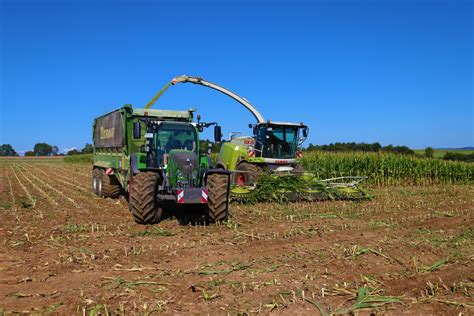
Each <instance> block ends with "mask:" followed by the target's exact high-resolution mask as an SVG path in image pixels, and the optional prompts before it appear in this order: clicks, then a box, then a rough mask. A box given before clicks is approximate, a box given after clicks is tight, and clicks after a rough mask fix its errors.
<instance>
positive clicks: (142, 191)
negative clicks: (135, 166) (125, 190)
mask: <svg viewBox="0 0 474 316" xmlns="http://www.w3.org/2000/svg"><path fill="white" fill-rule="evenodd" d="M157 187H158V174H157V173H156V172H147V171H143V172H140V173H138V174H137V175H136V176H134V177H133V189H132V190H131V191H132V194H131V196H130V206H131V211H132V215H133V217H134V218H135V222H137V223H138V224H155V223H157V222H159V221H160V219H161V218H162V216H163V209H162V208H160V207H158V205H157V201H156V189H157Z"/></svg>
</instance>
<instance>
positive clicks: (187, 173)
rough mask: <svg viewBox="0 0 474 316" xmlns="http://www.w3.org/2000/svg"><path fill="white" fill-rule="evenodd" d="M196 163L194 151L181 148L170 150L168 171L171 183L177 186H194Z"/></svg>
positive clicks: (196, 158)
mask: <svg viewBox="0 0 474 316" xmlns="http://www.w3.org/2000/svg"><path fill="white" fill-rule="evenodd" d="M198 165H199V164H198V157H197V155H196V153H195V152H192V151H188V150H181V149H174V150H172V151H170V153H169V158H168V172H169V179H170V182H171V184H173V185H175V186H177V187H193V186H195V185H196V183H195V181H196V180H197V179H196V178H197V171H198Z"/></svg>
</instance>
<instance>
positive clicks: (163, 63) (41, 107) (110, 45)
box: [0, 0, 474, 151]
mask: <svg viewBox="0 0 474 316" xmlns="http://www.w3.org/2000/svg"><path fill="white" fill-rule="evenodd" d="M0 2H1V3H2V7H1V16H0V21H1V33H0V34H1V40H2V41H1V50H0V52H1V68H0V74H1V77H0V80H1V81H0V82H1V85H0V87H1V91H0V93H1V98H0V106H1V111H0V120H1V127H0V133H1V134H0V143H10V144H12V145H13V146H14V148H15V149H17V151H24V150H30V149H31V148H32V147H33V146H34V144H35V143H37V142H47V143H50V144H52V145H57V146H59V148H61V149H64V148H71V147H79V148H82V147H83V145H84V144H85V143H86V142H91V123H92V120H93V118H94V117H96V116H98V115H101V114H103V113H105V112H108V111H111V110H113V109H115V108H118V107H120V106H121V105H123V104H125V103H131V104H133V105H134V106H136V107H142V106H144V105H145V104H146V103H147V102H148V101H149V99H151V98H152V97H153V95H154V94H155V93H156V92H157V91H158V90H159V89H161V87H162V86H163V85H164V84H165V83H166V82H167V81H169V80H170V79H171V78H173V77H174V76H176V75H181V74H189V75H197V76H202V77H204V78H206V79H208V80H210V81H214V82H216V83H220V84H222V85H223V86H225V87H227V88H230V89H231V90H233V91H235V92H237V93H239V94H240V95H242V96H244V97H246V98H247V99H248V100H249V101H250V102H252V103H253V104H254V105H255V106H256V107H257V108H258V109H259V110H260V111H261V112H262V113H263V115H264V116H265V118H269V119H272V120H278V121H296V122H300V121H303V122H304V123H306V124H308V125H309V126H310V128H311V130H310V136H309V139H308V140H307V142H306V145H308V144H309V143H310V142H311V143H314V144H326V143H330V142H336V141H354V142H375V141H378V142H380V143H382V144H383V145H387V144H394V145H408V146H410V147H412V148H424V147H426V146H434V147H460V146H472V145H474V141H473V140H474V131H473V121H474V116H473V91H474V86H473V77H472V76H473V59H474V57H473V49H472V46H473V6H472V2H471V1H456V0H439V1H436V0H434V1H425V0H423V1H407V0H399V1H375V0H374V1H366V0H364V1H362V0H361V1H355V0H352V1H350V0H346V1H329V0H328V1H304V2H302V1H299V2H298V1H260V2H259V1H208V2H206V1H203V2H197V1H192V2H191V1H99V0H97V1H89V0H83V1H80V0H77V1H75V0H70V1H66V0H64V1H57V0H56V1H47V0H34V1H25V0H3V1H0ZM155 107H156V108H166V109H187V108H189V107H196V108H197V109H198V112H199V113H201V115H202V117H203V119H204V120H207V121H219V122H220V124H221V125H222V126H223V131H224V133H225V134H226V135H227V134H228V133H230V132H232V131H242V132H246V133H250V130H249V129H248V127H247V125H248V123H251V122H253V117H252V116H251V115H250V113H248V112H247V111H246V110H245V109H244V108H243V107H241V106H240V105H238V104H237V103H235V102H234V101H232V100H231V99H229V98H227V97H226V96H224V95H221V94H219V93H217V92H215V91H212V90H209V89H206V88H204V87H199V86H194V85H191V84H184V85H180V86H176V87H171V88H170V89H169V90H168V92H167V93H166V94H165V95H164V96H163V97H162V98H161V99H160V100H159V102H158V103H157V104H156V105H155ZM204 136H205V137H210V133H208V134H205V135H204Z"/></svg>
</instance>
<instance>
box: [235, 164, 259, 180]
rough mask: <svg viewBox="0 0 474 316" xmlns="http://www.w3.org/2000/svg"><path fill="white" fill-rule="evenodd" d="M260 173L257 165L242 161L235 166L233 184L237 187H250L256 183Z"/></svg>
mask: <svg viewBox="0 0 474 316" xmlns="http://www.w3.org/2000/svg"><path fill="white" fill-rule="evenodd" d="M239 171H242V172H239ZM261 172H262V168H260V167H259V166H258V165H256V164H252V163H249V162H246V161H243V162H241V163H240V164H239V165H238V166H237V170H236V173H235V174H234V184H235V185H237V186H244V185H252V184H254V183H255V182H256V181H257V178H258V176H259V175H260V173H261Z"/></svg>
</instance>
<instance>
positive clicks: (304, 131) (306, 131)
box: [303, 128, 308, 138]
mask: <svg viewBox="0 0 474 316" xmlns="http://www.w3.org/2000/svg"><path fill="white" fill-rule="evenodd" d="M303 137H304V138H306V137H308V129H307V128H305V129H303Z"/></svg>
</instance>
